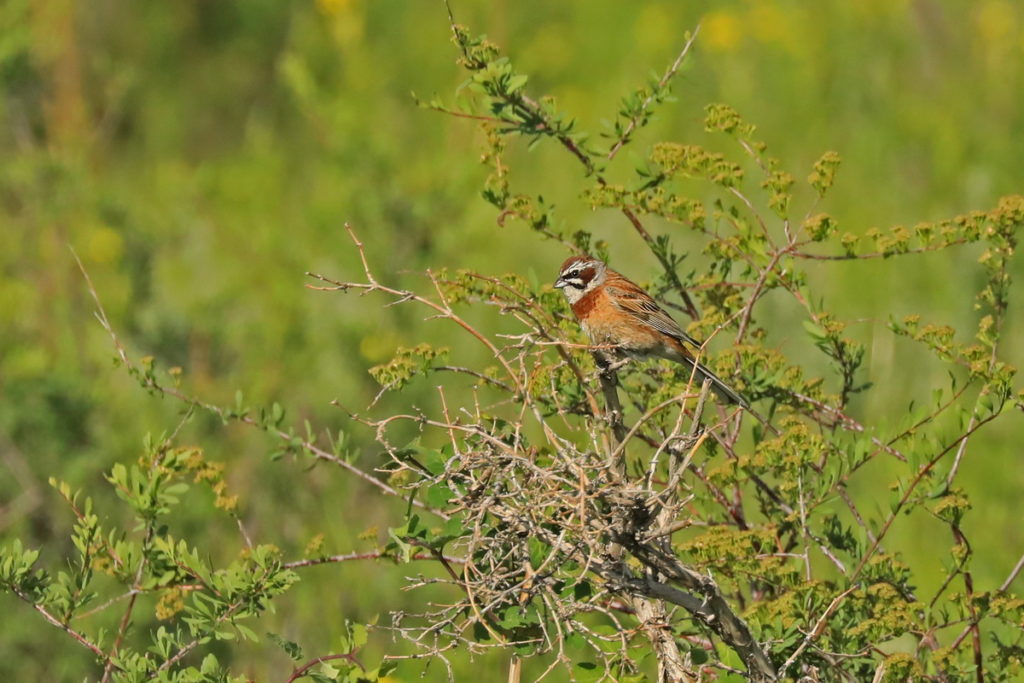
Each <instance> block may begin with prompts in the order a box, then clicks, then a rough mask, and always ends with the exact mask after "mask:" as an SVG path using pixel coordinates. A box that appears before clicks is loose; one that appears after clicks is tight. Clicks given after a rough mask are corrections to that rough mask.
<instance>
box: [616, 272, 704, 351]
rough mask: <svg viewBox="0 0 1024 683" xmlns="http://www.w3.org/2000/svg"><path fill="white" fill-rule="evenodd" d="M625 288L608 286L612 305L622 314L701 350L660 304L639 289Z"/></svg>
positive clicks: (697, 343) (699, 344) (699, 345)
mask: <svg viewBox="0 0 1024 683" xmlns="http://www.w3.org/2000/svg"><path fill="white" fill-rule="evenodd" d="M634 287H635V288H628V289H626V288H623V287H616V286H615V285H611V284H609V285H606V289H607V292H608V295H609V298H610V299H611V301H612V303H613V304H614V305H615V306H616V307H617V308H618V309H619V310H620V311H622V312H624V313H628V314H629V315H631V316H632V317H634V318H636V319H637V320H638V321H639V322H641V323H644V324H645V325H648V326H650V327H653V328H654V329H655V330H657V331H658V332H661V333H662V334H667V335H668V336H670V337H675V338H676V339H678V340H679V341H681V342H685V343H687V344H691V345H693V346H695V347H697V348H700V347H701V346H702V344H701V343H700V342H699V341H697V340H696V339H694V338H693V337H691V336H690V335H688V334H687V333H686V332H684V331H683V330H682V328H681V327H679V325H678V324H677V323H676V321H675V320H673V319H672V318H671V316H669V314H668V313H666V312H665V311H664V310H663V309H662V308H661V306H659V305H658V303H657V302H656V301H655V300H654V299H652V298H651V297H650V295H648V294H647V292H645V291H643V290H642V289H640V288H639V287H636V286H635V285H634Z"/></svg>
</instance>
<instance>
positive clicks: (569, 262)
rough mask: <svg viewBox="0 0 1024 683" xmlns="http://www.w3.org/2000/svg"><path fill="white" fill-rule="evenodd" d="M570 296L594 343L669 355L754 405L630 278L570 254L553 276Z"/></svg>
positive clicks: (641, 354)
mask: <svg viewBox="0 0 1024 683" xmlns="http://www.w3.org/2000/svg"><path fill="white" fill-rule="evenodd" d="M555 287H556V288H558V289H561V290H562V293H563V294H565V298H566V299H568V301H569V304H570V306H572V312H573V313H574V314H575V315H576V319H577V320H579V321H580V326H581V327H582V328H583V331H584V332H586V334H587V336H588V337H590V340H591V342H592V343H594V344H595V345H612V346H614V347H615V348H616V349H617V350H618V351H620V352H621V353H625V354H626V355H627V356H631V357H634V358H651V357H657V358H667V359H669V360H673V361H676V362H677V363H682V364H683V365H685V366H687V367H689V368H691V369H695V373H694V374H695V376H696V379H697V381H698V382H703V381H704V379H705V378H708V379H710V380H711V388H712V390H713V391H714V392H715V394H716V395H718V397H719V398H722V399H724V400H727V401H730V402H732V403H735V404H737V405H740V406H743V407H744V408H746V409H747V410H749V409H750V404H749V403H747V401H746V399H744V398H743V397H742V396H740V395H739V394H738V393H737V392H736V391H735V390H734V389H732V388H731V387H730V386H729V385H728V384H726V383H725V382H723V381H722V380H721V379H720V378H719V377H718V376H717V375H715V373H713V372H711V371H710V370H708V369H707V368H706V367H704V366H703V365H702V364H701V363H699V362H698V361H697V359H696V358H695V357H694V354H693V352H691V351H690V349H689V348H687V347H693V348H694V349H699V348H700V346H701V344H700V342H698V341H697V340H696V339H694V338H693V337H691V336H690V335H688V334H686V332H683V330H682V329H681V328H680V327H679V325H678V324H676V321H675V320H673V319H672V318H671V316H669V314H668V313H666V312H665V310H664V309H662V308H661V306H659V305H658V304H657V302H655V301H654V299H652V298H651V296H650V295H649V294H648V293H647V292H645V291H644V290H643V289H641V288H640V287H639V286H637V285H636V284H635V283H633V282H632V281H630V280H628V279H627V278H625V277H623V276H622V275H620V274H619V273H616V272H615V271H614V270H611V269H610V268H608V266H606V265H605V264H604V262H603V261H599V260H598V259H596V258H591V257H590V256H571V257H569V258H568V259H566V261H565V263H563V264H562V270H561V272H560V273H559V275H558V280H556V281H555Z"/></svg>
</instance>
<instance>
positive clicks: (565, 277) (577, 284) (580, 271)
mask: <svg viewBox="0 0 1024 683" xmlns="http://www.w3.org/2000/svg"><path fill="white" fill-rule="evenodd" d="M607 272H608V269H607V267H606V266H605V265H604V261H599V260H598V259H596V258H593V257H591V256H570V257H569V258H567V259H566V260H565V263H563V264H562V269H561V270H560V271H559V272H558V279H557V280H555V288H557V289H561V290H562V293H563V294H565V298H566V299H568V300H569V303H570V304H574V303H576V302H577V301H579V300H580V298H581V297H582V296H583V295H584V294H586V293H587V292H589V291H591V290H592V289H594V288H595V287H597V286H598V285H600V284H601V283H603V282H604V280H605V276H606V274H607Z"/></svg>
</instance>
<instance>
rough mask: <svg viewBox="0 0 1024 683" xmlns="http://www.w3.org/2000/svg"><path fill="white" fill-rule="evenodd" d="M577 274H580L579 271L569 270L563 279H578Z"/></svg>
mask: <svg viewBox="0 0 1024 683" xmlns="http://www.w3.org/2000/svg"><path fill="white" fill-rule="evenodd" d="M579 274H580V271H579V270H570V271H569V272H568V273H566V274H565V277H567V278H570V277H579Z"/></svg>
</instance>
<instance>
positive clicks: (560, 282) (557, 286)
mask: <svg viewBox="0 0 1024 683" xmlns="http://www.w3.org/2000/svg"><path fill="white" fill-rule="evenodd" d="M568 284H569V283H568V282H566V281H565V280H562V279H558V280H555V284H553V285H552V287H554V288H555V289H561V288H562V287H565V286H566V285H568Z"/></svg>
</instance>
